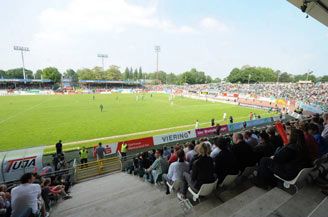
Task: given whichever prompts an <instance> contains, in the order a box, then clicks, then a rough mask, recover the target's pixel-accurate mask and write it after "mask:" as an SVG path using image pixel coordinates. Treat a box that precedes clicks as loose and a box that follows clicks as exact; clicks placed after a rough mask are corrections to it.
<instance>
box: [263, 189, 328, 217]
mask: <svg viewBox="0 0 328 217" xmlns="http://www.w3.org/2000/svg"><path fill="white" fill-rule="evenodd" d="M324 198H325V196H324V195H323V194H321V193H320V189H319V188H318V187H316V186H314V185H307V186H306V187H304V188H302V189H301V190H300V191H298V192H297V193H296V194H295V195H293V197H292V198H290V199H289V200H288V201H287V202H286V203H284V204H282V205H281V206H280V207H279V208H278V209H276V210H275V211H273V213H271V214H269V215H268V217H280V216H284V217H295V216H308V215H309V214H310V213H311V212H312V210H313V209H315V208H316V207H317V206H318V204H319V203H320V202H321V201H322V200H323V199H324ZM327 211H328V210H327ZM327 213H328V212H327Z"/></svg>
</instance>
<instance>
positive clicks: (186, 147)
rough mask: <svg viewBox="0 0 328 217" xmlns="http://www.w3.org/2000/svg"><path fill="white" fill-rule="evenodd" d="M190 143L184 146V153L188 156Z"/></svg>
mask: <svg viewBox="0 0 328 217" xmlns="http://www.w3.org/2000/svg"><path fill="white" fill-rule="evenodd" d="M189 144H190V142H187V143H186V144H184V145H183V151H184V152H185V154H187V152H188V151H189V149H188V146H189Z"/></svg>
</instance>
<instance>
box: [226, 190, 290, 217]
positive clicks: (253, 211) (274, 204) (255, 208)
mask: <svg viewBox="0 0 328 217" xmlns="http://www.w3.org/2000/svg"><path fill="white" fill-rule="evenodd" d="M291 197H292V195H290V194H288V193H286V192H285V191H283V190H281V189H279V188H273V189H271V190H270V191H268V192H266V193H265V194H263V195H262V196H260V197H258V198H257V199H255V200H253V201H252V202H251V203H249V204H248V205H246V206H244V207H243V208H241V209H240V210H238V211H237V212H235V213H234V214H232V215H231V216H232V217H253V216H267V215H269V214H270V213H271V212H272V211H273V210H275V209H277V208H278V207H279V206H281V205H282V204H283V203H285V202H286V201H287V200H289V199H290V198H291Z"/></svg>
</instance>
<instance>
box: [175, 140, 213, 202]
mask: <svg viewBox="0 0 328 217" xmlns="http://www.w3.org/2000/svg"><path fill="white" fill-rule="evenodd" d="M209 151H210V150H208V146H207V145H206V144H205V143H202V144H201V145H200V147H199V153H200V157H199V159H198V160H197V161H195V162H194V165H193V166H192V172H191V174H189V173H187V172H184V173H183V179H182V182H181V185H180V192H179V193H178V194H177V196H178V198H179V199H180V200H184V199H186V195H187V189H188V186H190V187H191V188H192V189H193V190H195V191H198V190H199V189H200V187H201V186H202V184H207V183H212V182H214V181H215V178H214V165H213V159H212V158H211V157H209V156H207V153H208V152H209Z"/></svg>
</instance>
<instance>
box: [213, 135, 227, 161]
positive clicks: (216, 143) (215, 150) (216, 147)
mask: <svg viewBox="0 0 328 217" xmlns="http://www.w3.org/2000/svg"><path fill="white" fill-rule="evenodd" d="M220 142H224V139H223V138H222V137H219V138H215V139H214V142H213V147H214V148H213V151H211V154H210V157H211V158H213V159H214V158H215V157H216V156H218V154H219V153H220V151H221V149H220V148H219V144H220Z"/></svg>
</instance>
